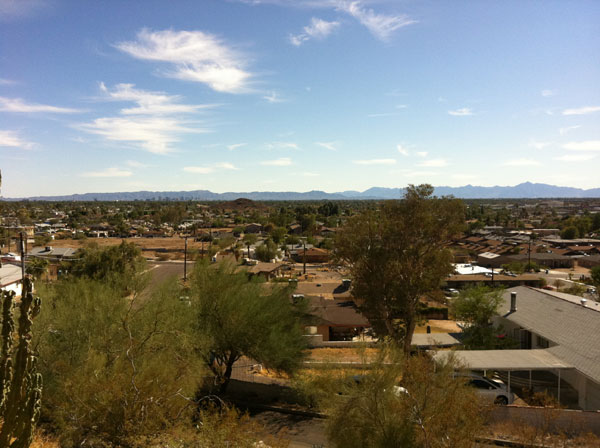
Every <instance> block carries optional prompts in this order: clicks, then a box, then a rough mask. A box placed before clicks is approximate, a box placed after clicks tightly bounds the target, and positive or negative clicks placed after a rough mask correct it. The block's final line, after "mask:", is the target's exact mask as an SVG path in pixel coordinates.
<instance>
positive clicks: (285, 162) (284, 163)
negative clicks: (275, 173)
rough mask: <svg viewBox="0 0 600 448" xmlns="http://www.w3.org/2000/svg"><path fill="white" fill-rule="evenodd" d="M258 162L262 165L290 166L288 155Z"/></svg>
mask: <svg viewBox="0 0 600 448" xmlns="http://www.w3.org/2000/svg"><path fill="white" fill-rule="evenodd" d="M260 164H261V165H264V166H290V165H291V164H292V159H290V158H289V157H282V158H280V159H275V160H263V161H262V162H260Z"/></svg>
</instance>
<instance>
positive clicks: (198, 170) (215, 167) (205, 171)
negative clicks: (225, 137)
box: [183, 162, 239, 174]
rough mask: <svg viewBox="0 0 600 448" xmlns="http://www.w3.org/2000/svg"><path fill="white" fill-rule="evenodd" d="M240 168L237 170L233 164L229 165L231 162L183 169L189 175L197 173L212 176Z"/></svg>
mask: <svg viewBox="0 0 600 448" xmlns="http://www.w3.org/2000/svg"><path fill="white" fill-rule="evenodd" d="M238 169H239V168H237V167H236V166H235V165H234V164H233V163H229V162H219V163H215V164H212V165H210V166H207V165H205V166H186V167H184V168H183V171H185V172H188V173H195V174H210V173H214V172H215V171H217V170H233V171H236V170H238Z"/></svg>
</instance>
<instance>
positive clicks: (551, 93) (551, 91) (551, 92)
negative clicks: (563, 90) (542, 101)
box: [541, 89, 557, 97]
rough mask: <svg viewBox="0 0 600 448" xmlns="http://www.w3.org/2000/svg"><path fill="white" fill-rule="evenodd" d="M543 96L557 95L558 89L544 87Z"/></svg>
mask: <svg viewBox="0 0 600 448" xmlns="http://www.w3.org/2000/svg"><path fill="white" fill-rule="evenodd" d="M541 93H542V96H545V97H548V96H554V95H556V93H557V92H556V90H550V89H544V90H542V92H541Z"/></svg>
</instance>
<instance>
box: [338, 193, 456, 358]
mask: <svg viewBox="0 0 600 448" xmlns="http://www.w3.org/2000/svg"><path fill="white" fill-rule="evenodd" d="M432 195H433V187H432V186H431V185H426V184H424V185H418V186H414V185H409V186H408V188H407V189H406V193H405V195H404V198H403V199H402V200H400V201H388V202H384V203H382V204H381V206H380V207H379V208H378V209H376V210H366V211H364V212H362V213H360V214H358V215H356V216H353V217H351V218H350V219H348V221H347V222H346V225H345V226H344V228H343V230H342V231H341V232H339V233H338V236H337V238H336V244H335V255H336V257H337V258H338V259H339V260H340V261H342V262H343V263H345V264H346V265H347V266H348V268H349V269H350V273H351V276H352V284H353V295H354V297H355V298H356V299H357V301H358V302H359V308H360V310H361V311H362V312H363V313H364V314H365V316H366V317H367V318H368V319H369V320H370V321H371V324H372V325H373V327H374V328H375V330H376V331H377V332H378V333H380V334H384V335H388V336H390V337H391V338H392V340H394V341H396V342H397V343H401V344H402V345H403V347H404V351H405V352H406V353H408V352H409V351H410V344H411V339H412V335H413V333H414V330H415V326H416V324H417V321H418V309H419V300H420V298H421V297H422V296H423V295H424V294H426V293H428V292H430V291H432V290H435V289H437V288H438V287H439V285H440V282H441V280H442V279H443V278H444V277H446V276H447V275H448V274H450V273H452V265H451V261H452V255H451V253H450V251H449V250H448V249H446V248H445V247H444V243H446V242H448V241H449V240H450V239H451V238H452V237H453V236H454V235H456V234H457V233H458V232H459V231H460V230H461V229H462V227H463V223H464V206H463V203H462V201H460V200H458V199H454V198H452V197H441V198H437V197H433V196H432Z"/></svg>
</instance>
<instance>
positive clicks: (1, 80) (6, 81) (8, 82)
mask: <svg viewBox="0 0 600 448" xmlns="http://www.w3.org/2000/svg"><path fill="white" fill-rule="evenodd" d="M16 83H17V82H16V81H13V80H12V79H6V78H0V86H11V85H13V84H16Z"/></svg>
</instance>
